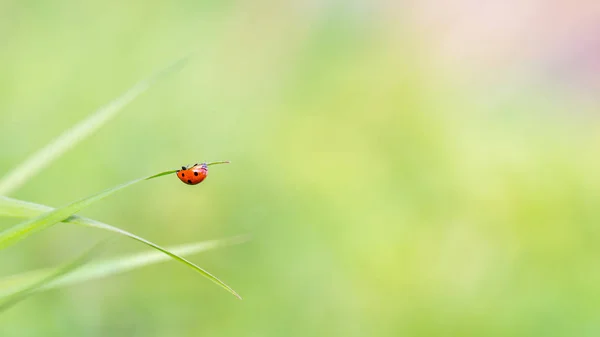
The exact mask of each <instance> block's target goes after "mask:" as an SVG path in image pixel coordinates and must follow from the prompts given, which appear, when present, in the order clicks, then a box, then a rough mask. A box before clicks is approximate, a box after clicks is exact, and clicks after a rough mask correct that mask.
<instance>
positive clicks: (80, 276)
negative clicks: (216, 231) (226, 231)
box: [0, 236, 247, 298]
mask: <svg viewBox="0 0 600 337" xmlns="http://www.w3.org/2000/svg"><path fill="white" fill-rule="evenodd" d="M246 240H247V238H245V237H242V236H240V237H233V238H229V239H221V240H211V241H203V242H197V243H191V244H184V245H179V246H175V247H169V248H167V249H165V250H168V251H170V252H172V253H173V254H176V255H192V254H197V253H200V252H204V251H207V250H211V249H216V248H220V247H224V246H228V245H232V244H238V243H242V242H244V241H246ZM169 259H170V258H169V256H167V255H165V254H163V253H161V252H144V253H138V254H131V255H127V256H122V257H118V258H113V259H108V260H105V261H99V262H94V263H89V264H87V265H85V266H83V267H81V268H79V269H77V270H75V271H73V272H71V273H69V274H66V275H65V274H62V275H60V277H57V278H54V279H53V280H51V282H44V284H43V285H41V286H40V287H37V288H36V290H37V291H42V290H48V289H53V288H58V287H64V286H69V285H73V284H76V283H81V282H85V281H90V280H94V279H99V278H104V277H107V276H111V275H115V274H119V273H124V272H127V271H130V270H134V269H137V268H141V267H144V266H149V265H152V264H157V263H160V262H165V261H168V260H169ZM47 274H48V270H47V269H43V270H36V271H31V272H27V273H23V274H18V275H13V276H9V277H6V278H3V279H1V280H0V298H1V297H4V296H12V295H10V294H12V293H14V292H15V291H20V289H22V288H23V284H30V283H31V282H32V281H33V280H39V279H40V278H42V277H43V276H44V275H47ZM40 283H41V282H40Z"/></svg>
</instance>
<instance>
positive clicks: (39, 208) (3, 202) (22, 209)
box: [0, 175, 241, 299]
mask: <svg viewBox="0 0 600 337" xmlns="http://www.w3.org/2000/svg"><path fill="white" fill-rule="evenodd" d="M157 176H160V175H155V176H153V177H157ZM52 210H53V208H51V207H48V206H44V205H39V204H35V203H31V202H26V201H21V200H17V199H13V198H8V197H3V196H0V216H10V217H24V218H28V217H36V216H39V215H40V214H45V213H47V212H50V211H52ZM63 222H66V223H73V224H77V225H82V226H87V227H94V228H99V229H103V230H106V231H110V232H113V233H117V234H120V235H124V236H126V237H129V238H131V239H133V240H136V241H139V242H141V243H143V244H145V245H148V246H150V247H152V248H154V249H156V250H158V251H160V252H162V253H163V254H166V255H167V256H169V257H171V258H173V259H175V260H177V261H179V262H181V263H183V264H185V265H187V266H188V267H191V268H192V269H194V270H196V271H197V272H199V273H200V274H202V275H203V276H205V277H207V278H208V279H210V280H211V281H213V282H214V283H216V284H217V285H219V286H221V287H223V288H225V289H226V290H227V291H229V292H231V293H232V294H233V295H235V296H236V297H238V298H240V299H241V297H240V296H239V295H238V294H237V293H236V292H235V291H234V290H233V289H231V288H230V287H229V286H227V285H226V284H225V283H224V282H222V281H221V280H219V279H218V278H217V277H216V276H214V275H212V274H211V273H209V272H208V271H206V270H204V269H203V268H201V267H199V266H197V265H196V264H194V263H193V262H191V261H189V260H187V259H185V258H183V257H182V256H180V255H178V254H176V253H174V252H172V251H170V250H168V249H165V248H162V247H161V246H159V245H157V244H155V243H153V242H151V241H149V240H146V239H144V238H142V237H140V236H137V235H135V234H132V233H130V232H127V231H125V230H122V229H120V228H117V227H114V226H111V225H108V224H105V223H102V222H99V221H96V220H92V219H88V218H84V217H80V216H77V215H71V216H70V217H68V218H66V219H64V220H63Z"/></svg>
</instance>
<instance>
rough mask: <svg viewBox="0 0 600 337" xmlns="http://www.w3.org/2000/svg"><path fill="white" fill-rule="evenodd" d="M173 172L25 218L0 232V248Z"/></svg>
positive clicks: (107, 190) (166, 172)
mask: <svg viewBox="0 0 600 337" xmlns="http://www.w3.org/2000/svg"><path fill="white" fill-rule="evenodd" d="M175 172H176V171H175V170H173V171H165V172H162V173H159V174H155V175H153V176H150V177H144V178H139V179H135V180H132V181H130V182H127V183H124V184H121V185H119V186H116V187H112V188H109V189H106V190H104V191H102V192H99V193H96V194H94V195H91V196H89V197H86V198H83V199H80V200H78V201H75V202H73V203H70V204H68V205H66V206H64V207H61V208H56V209H54V210H52V211H49V212H46V213H43V214H42V215H40V216H38V217H35V218H33V219H30V220H27V221H25V222H22V223H20V224H17V225H15V226H13V227H11V228H8V229H6V230H4V231H2V232H0V250H2V249H4V248H6V247H8V246H11V245H13V244H15V243H16V242H18V241H20V240H23V239H25V238H26V237H28V236H29V235H31V234H33V233H36V232H39V231H41V230H43V229H46V228H48V227H50V226H52V225H54V224H55V223H58V222H61V221H63V220H64V219H66V218H68V217H70V216H71V215H73V214H75V213H77V212H79V211H80V210H82V209H84V208H86V207H88V206H90V205H91V204H93V203H94V202H96V201H99V200H102V199H104V198H106V197H107V196H109V195H111V194H113V193H115V192H117V191H119V190H122V189H124V188H126V187H129V186H131V185H133V184H136V183H138V182H140V181H143V180H148V179H153V178H157V177H161V176H164V175H167V174H170V173H175Z"/></svg>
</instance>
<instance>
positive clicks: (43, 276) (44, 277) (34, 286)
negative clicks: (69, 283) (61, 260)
mask: <svg viewBox="0 0 600 337" xmlns="http://www.w3.org/2000/svg"><path fill="white" fill-rule="evenodd" d="M100 246H101V244H98V245H95V246H94V247H93V248H92V249H90V250H88V251H87V252H85V253H83V254H82V255H81V256H79V257H78V258H76V259H75V260H73V261H71V262H69V263H67V264H64V265H63V266H61V267H58V268H57V269H55V270H53V271H51V272H48V271H43V272H38V273H37V274H35V275H33V277H29V278H28V279H27V280H24V281H27V282H23V283H26V284H27V286H25V287H22V288H21V289H19V290H18V291H16V292H12V293H9V295H8V296H6V298H5V299H4V300H2V301H1V302H0V312H2V311H4V310H6V309H9V308H10V307H12V306H14V305H15V304H17V303H19V302H21V301H22V300H24V299H26V298H27V297H29V296H30V295H32V294H33V293H34V292H36V291H37V290H39V289H42V288H43V287H47V286H48V285H51V284H53V282H54V281H56V280H60V279H61V277H62V276H64V275H65V274H68V273H70V272H71V271H74V270H76V269H77V268H79V267H81V266H82V265H84V264H85V263H87V262H88V261H89V260H91V258H92V257H93V256H94V255H96V253H97V252H98V250H99V247H100Z"/></svg>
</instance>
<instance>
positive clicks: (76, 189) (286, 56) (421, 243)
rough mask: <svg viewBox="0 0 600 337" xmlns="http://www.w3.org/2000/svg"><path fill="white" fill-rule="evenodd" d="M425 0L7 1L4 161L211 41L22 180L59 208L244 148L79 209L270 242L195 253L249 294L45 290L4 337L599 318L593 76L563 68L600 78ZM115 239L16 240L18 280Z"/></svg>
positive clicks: (178, 288) (591, 330) (205, 287)
mask: <svg viewBox="0 0 600 337" xmlns="http://www.w3.org/2000/svg"><path fill="white" fill-rule="evenodd" d="M429 3H431V1H429ZM463 3H464V1H463ZM513 3H515V2H514V1H513ZM419 4H420V3H419V2H405V3H400V2H399V3H395V2H370V1H358V0H357V1H307V2H278V1H268V0H264V1H263V0H259V1H243V0H238V1H209V0H205V1H153V2H144V1H132V2H120V1H103V2H99V1H98V2H79V1H69V0H65V1H6V0H4V1H0V42H1V45H0V144H1V145H0V151H1V152H0V153H1V156H0V173H3V172H8V171H9V170H10V169H12V168H13V167H14V166H16V165H17V164H18V163H20V162H21V161H23V160H24V159H25V158H27V156H28V155H30V154H31V153H33V152H35V151H36V150H37V149H39V148H40V147H42V146H44V145H45V144H47V143H48V142H49V141H50V140H52V139H53V138H54V137H56V136H57V135H59V134H60V133H61V132H63V131H64V130H66V129H67V128H69V127H71V126H72V125H73V124H75V123H77V122H78V121H80V120H82V119H84V118H85V117H86V116H87V115H89V114H90V113H91V112H93V111H94V110H95V109H96V108H98V107H99V106H101V105H103V104H105V103H107V102H108V101H110V100H112V99H114V98H115V97H117V96H118V95H120V94H121V93H122V92H124V91H125V90H126V89H128V88H129V87H130V86H131V85H133V84H134V83H136V82H137V81H139V80H141V79H143V78H146V77H147V76H149V75H150V74H152V73H153V72H154V71H156V70H159V69H161V68H163V67H165V66H166V65H168V64H170V63H171V62H173V61H174V60H177V59H179V58H180V57H182V56H186V55H191V58H190V60H189V62H188V64H187V65H186V67H185V68H184V69H183V70H182V71H180V72H178V73H176V74H174V75H171V76H169V77H168V78H167V79H166V80H163V81H161V82H159V83H158V84H157V85H156V86H154V87H152V88H151V89H150V90H149V91H148V92H147V93H145V94H144V95H142V96H141V97H140V98H138V99H137V100H136V101H134V102H133V103H132V104H131V105H129V106H128V107H127V108H126V109H125V110H124V111H123V113H121V114H120V115H119V116H118V117H117V118H116V119H115V120H114V121H112V122H111V123H109V124H108V125H106V126H105V127H103V128H102V129H100V130H99V131H98V132H97V133H96V134H94V135H93V136H92V137H90V138H89V139H87V140H85V141H84V142H81V143H80V144H78V145H77V146H76V147H75V148H73V150H71V151H70V152H68V153H67V154H65V155H64V156H62V157H61V158H60V159H59V160H58V161H56V162H54V163H52V164H51V165H45V164H44V163H40V164H39V170H40V172H39V174H38V175H37V176H35V177H34V178H33V179H31V180H30V181H28V183H27V184H26V185H25V186H24V187H22V188H21V189H19V190H18V191H17V192H15V193H13V194H12V195H11V196H14V197H16V198H20V199H24V200H30V201H33V202H38V203H42V204H46V205H51V206H59V205H63V204H65V203H68V202H70V201H72V200H75V199H78V198H81V197H84V196H87V195H89V194H91V193H93V192H96V191H99V190H102V189H105V188H108V187H111V186H115V185H117V184H119V183H122V182H125V181H128V180H131V179H134V178H137V177H141V176H144V175H148V174H152V173H155V172H159V171H162V170H167V169H174V168H177V167H179V166H181V165H186V164H191V163H194V162H201V161H212V160H231V161H232V164H231V165H228V166H216V167H214V168H211V171H210V174H209V177H208V179H207V180H206V181H205V182H204V183H202V184H201V185H198V186H195V187H190V186H186V185H184V184H181V183H180V182H179V181H178V180H177V179H176V178H175V176H173V177H172V178H169V177H166V178H162V179H158V180H153V181H149V182H147V183H143V184H140V185H137V186H135V187H133V188H130V189H127V190H125V191H123V192H120V193H118V194H117V195H115V196H113V197H111V198H108V199H106V200H104V201H102V202H100V203H98V204H95V205H94V206H93V207H91V208H89V209H86V210H85V211H84V212H82V213H81V214H82V215H85V216H88V217H91V218H93V219H96V220H100V221H103V222H106V223H108V224H111V225H115V226H118V227H122V228H124V229H127V230H130V231H132V232H134V233H136V234H139V235H141V236H143V237H146V238H148V239H150V240H153V241H155V242H157V243H159V244H162V245H165V246H168V245H175V244H179V243H186V242H193V241H200V240H206V239H213V238H222V237H228V236H232V235H237V234H244V233H249V234H251V235H252V236H253V240H252V241H251V242H249V243H246V244H243V245H239V246H233V247H229V248H225V249H219V250H215V251H211V252H208V253H204V254H200V255H196V256H192V257H191V260H192V261H194V262H196V263H198V264H199V265H200V266H202V267H205V268H206V269H207V270H209V271H211V272H213V273H214V274H216V275H217V276H219V277H220V278H221V279H222V280H224V281H225V282H227V283H228V284H229V285H231V286H232V287H233V288H234V289H235V290H237V291H238V292H239V293H240V294H241V295H242V296H243V297H244V300H243V301H238V300H236V299H235V298H234V297H233V296H231V295H229V294H227V293H226V292H225V291H223V290H222V289H219V288H217V287H215V286H214V285H213V284H211V283H210V282H208V281H207V280H206V279H204V278H202V277H200V276H199V275H198V274H196V273H194V272H192V271H190V270H189V269H188V268H184V267H183V266H182V265H180V264H178V263H175V262H169V263H166V264H161V265H156V266H151V267H147V268H143V269H140V270H136V271H133V272H130V273H126V274H122V275H118V276H114V277H111V278H108V279H102V280H97V281H93V282H88V283H84V284H80V285H77V286H74V287H70V288H65V289H59V290H53V291H48V292H44V293H41V294H38V295H36V296H34V297H32V298H30V299H28V300H27V301H25V302H23V303H21V304H19V305H18V306H17V307H15V308H13V309H11V310H10V311H8V312H6V313H3V314H2V316H1V317H0V335H2V336H257V337H258V336H260V337H264V336H404V335H406V336H496V335H497V336H535V335H538V336H598V335H599V334H600V321H599V320H598V317H599V314H600V286H599V284H600V263H599V262H598V261H599V258H600V245H598V243H597V242H598V238H599V233H598V223H599V220H600V208H599V207H598V203H599V202H600V171H599V169H600V160H599V159H598V145H599V144H600V143H599V141H600V137H599V135H600V133H599V131H600V123H599V119H598V115H597V111H598V110H597V108H598V104H596V98H597V97H598V96H597V94H598V91H595V90H596V89H597V88H596V87H594V86H590V83H589V82H586V81H578V77H577V76H567V77H566V78H568V79H569V82H566V81H565V80H564V79H565V77H564V76H565V73H567V74H571V73H575V74H578V73H589V72H586V71H581V68H577V69H575V70H576V71H575V70H573V69H572V68H569V67H562V68H560V71H555V70H556V68H554V67H553V62H554V60H555V59H561V58H560V57H559V56H561V55H563V54H564V53H563V54H561V53H562V51H564V50H566V51H569V50H571V48H572V47H570V46H566V47H565V46H564V45H562V44H560V43H557V44H552V43H546V44H540V45H533V46H532V45H531V44H526V43H525V42H523V41H521V42H519V41H517V40H514V41H515V42H514V43H512V44H504V45H503V48H504V49H503V53H500V52H498V50H497V48H499V47H498V44H494V41H493V40H492V39H491V38H490V40H489V41H488V40H485V39H483V40H481V41H480V40H477V39H468V38H467V37H466V35H465V34H467V35H468V34H473V32H475V33H477V32H480V31H485V30H484V29H483V28H482V27H479V26H480V25H484V24H485V21H486V20H479V21H477V20H473V21H460V22H461V25H462V26H461V27H463V29H462V30H461V29H453V28H455V27H454V26H453V23H456V22H458V20H456V21H452V20H450V21H440V20H437V19H439V15H441V14H436V15H437V16H436V15H433V16H431V15H429V14H430V13H434V12H435V8H428V7H427V6H424V5H419ZM574 6H575V5H574ZM575 7H577V6H575ZM577 8H579V7H577ZM463 10H464V8H463ZM471 10H472V12H469V10H466V11H463V12H464V13H463V14H462V15H464V17H476V18H477V17H478V15H480V13H479V14H478V12H477V8H475V9H471ZM518 10H519V9H516V11H518ZM580 12H582V13H583V12H585V11H584V10H583V9H581V11H580ZM508 13H510V11H508ZM574 13H575V14H576V13H578V12H577V11H574ZM455 14H456V13H455ZM571 14H572V13H571ZM447 15H448V17H452V15H454V14H447ZM456 15H458V14H456ZM573 15H574V14H573ZM479 18H480V17H479ZM484 18H485V17H484ZM525 22H529V21H526V20H525ZM530 24H531V27H529V26H527V25H525V26H523V27H522V29H523V31H528V29H529V28H536V29H535V32H537V33H538V34H542V35H543V32H544V31H545V29H544V23H543V22H539V21H537V22H531V23H530ZM498 25H499V27H498V31H503V30H502V27H503V26H502V25H503V21H500V23H499V24H498ZM533 25H536V26H535V27H533ZM464 27H467V28H469V29H465V28H464ZM480 28H481V29H480ZM492 31H493V29H492ZM461 34H463V35H461ZM449 35H450V36H451V38H448V36H449ZM483 36H484V37H485V35H483ZM516 36H519V34H516V33H515V34H514V36H513V37H516ZM539 36H541V35H539ZM544 36H546V35H544ZM507 39H508V40H510V36H509V38H507ZM449 41H450V42H449ZM452 41H454V42H452ZM486 41H487V42H486ZM510 41H513V40H510ZM536 41H540V40H539V39H538V40H536ZM544 41H546V42H548V41H550V42H552V41H554V40H553V35H552V33H551V32H549V33H548V34H547V36H546V40H544ZM519 43H521V44H519ZM523 46H525V47H527V48H525V50H529V51H535V52H531V53H527V54H520V53H519V52H521V51H523V50H524V49H523V48H521V47H523ZM494 48H496V49H494ZM511 48H512V49H511ZM561 48H563V49H561ZM561 50H562V51H561ZM511 51H513V52H511ZM553 53H554V54H553ZM556 53H558V54H559V56H558V57H557V58H554V57H553V55H557V54H556ZM567 54H568V53H567ZM499 55H501V56H499ZM561 64H563V63H561ZM572 64H575V65H577V66H580V65H581V64H582V63H581V62H572V63H568V65H569V66H571V65H572ZM594 69H595V68H594ZM599 69H600V68H599ZM598 74H599V75H600V71H599V72H598ZM16 222H17V220H14V219H0V224H1V226H2V227H5V226H8V225H10V224H13V223H16ZM99 237H102V233H98V232H96V231H94V230H90V229H86V228H79V227H75V226H69V225H65V224H60V225H58V226H55V227H54V228H52V229H50V230H48V231H45V232H43V233H41V234H39V235H36V236H34V237H32V238H31V239H28V240H26V241H24V242H23V243H22V244H19V245H16V246H14V247H12V248H10V249H8V250H5V251H3V252H2V254H0V266H1V267H0V276H5V275H10V274H14V273H19V272H23V271H27V270H31V269H34V268H40V267H46V266H54V265H58V264H60V263H62V262H64V261H67V260H69V259H71V258H72V257H73V256H75V255H77V254H79V252H81V251H82V250H84V249H85V248H86V247H88V246H90V245H91V244H92V243H93V242H95V241H97V239H98V238H99ZM143 249H146V248H145V247H144V246H142V245H139V244H137V243H135V242H132V241H130V240H125V239H121V240H119V241H118V242H117V243H116V244H115V245H113V246H111V249H110V250H109V252H107V253H106V254H105V255H108V256H112V255H117V254H119V253H124V252H134V251H140V250H143Z"/></svg>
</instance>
